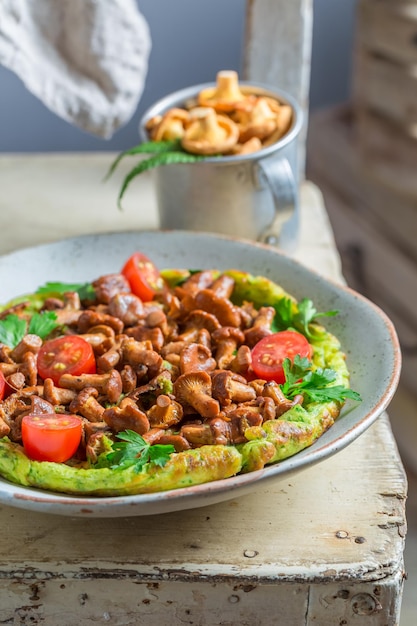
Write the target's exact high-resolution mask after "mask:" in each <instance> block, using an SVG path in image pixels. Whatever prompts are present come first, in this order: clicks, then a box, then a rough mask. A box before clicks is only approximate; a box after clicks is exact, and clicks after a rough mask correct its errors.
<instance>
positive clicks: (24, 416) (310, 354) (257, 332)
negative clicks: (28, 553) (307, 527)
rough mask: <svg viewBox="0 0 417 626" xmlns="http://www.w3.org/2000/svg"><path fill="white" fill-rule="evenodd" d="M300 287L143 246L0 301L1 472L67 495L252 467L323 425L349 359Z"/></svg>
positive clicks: (344, 389) (330, 419)
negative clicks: (121, 259)
mask: <svg viewBox="0 0 417 626" xmlns="http://www.w3.org/2000/svg"><path fill="white" fill-rule="evenodd" d="M335 314H336V312H335V311H328V312H324V313H320V312H318V311H317V310H316V308H315V307H314V304H313V302H312V301H311V300H309V299H308V298H304V299H302V300H301V301H300V302H297V301H296V300H295V299H294V298H293V297H292V296H291V295H290V294H288V293H287V292H286V291H285V290H284V289H283V288H282V287H280V286H279V285H277V284H275V283H273V282H272V281H271V280H269V279H267V278H266V277H262V276H253V275H251V274H248V273H245V272H242V271H239V270H234V269H229V270H226V271H220V270H216V269H210V270H198V271H193V270H188V269H175V268H173V269H165V270H162V271H159V269H158V268H157V267H156V266H155V265H154V263H153V262H152V261H151V260H150V259H149V258H147V257H146V256H145V255H143V254H142V253H140V252H137V253H135V254H133V255H132V256H131V257H130V258H129V259H128V260H127V261H126V263H125V264H124V266H123V267H122V268H121V271H120V273H115V274H108V275H104V276H100V277H99V278H97V279H96V280H94V281H93V282H92V283H85V284H66V283H64V284H62V283H47V284H46V285H44V286H42V287H40V288H39V289H38V290H37V291H36V292H35V293H34V294H30V295H27V296H22V297H19V298H17V299H16V300H14V301H12V302H10V303H8V304H6V305H4V306H3V309H2V312H1V313H0V396H1V394H3V397H2V400H1V401H0V475H1V476H2V477H3V478H5V479H8V480H10V481H12V482H15V483H18V484H21V485H25V486H30V487H37V488H41V489H46V490H52V491H57V492H62V493H67V494H84V495H90V496H118V495H126V494H138V493H150V492H158V491H165V490H171V489H178V488H180V487H186V486H190V485H197V484H201V483H207V482H211V481H215V480H219V479H223V478H228V477H231V476H234V475H236V474H239V473H243V472H252V471H256V470H259V469H262V468H264V467H265V466H267V465H270V464H273V463H277V462H279V461H281V460H282V459H285V458H287V457H289V456H291V455H293V454H296V453H297V452H299V451H301V450H302V449H304V448H306V447H307V446H309V445H311V444H312V443H313V442H314V441H315V440H316V439H317V438H318V437H320V435H321V434H322V433H323V432H325V431H326V430H327V429H328V428H330V427H331V426H332V424H333V423H334V421H335V419H336V418H337V417H338V416H339V413H340V410H341V408H342V406H343V404H344V403H345V401H346V400H347V399H352V400H355V401H359V400H360V397H359V396H358V394H357V393H355V392H354V391H353V390H351V389H350V388H349V372H348V368H347V365H346V360H345V355H344V353H343V351H342V348H341V346H340V343H339V341H338V339H337V338H336V337H335V336H334V335H333V334H331V333H330V332H329V331H327V330H326V329H325V328H324V326H322V325H321V324H320V323H319V322H318V319H319V318H320V317H325V316H332V315H335Z"/></svg>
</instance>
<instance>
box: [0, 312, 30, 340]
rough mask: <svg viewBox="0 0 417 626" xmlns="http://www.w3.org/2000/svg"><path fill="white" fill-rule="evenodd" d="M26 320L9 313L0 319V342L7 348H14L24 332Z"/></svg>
mask: <svg viewBox="0 0 417 626" xmlns="http://www.w3.org/2000/svg"><path fill="white" fill-rule="evenodd" d="M26 327H27V322H26V320H24V319H22V318H21V317H18V316H17V315H15V314H14V313H11V314H10V315H8V316H7V317H5V318H4V319H3V320H0V342H1V343H4V344H5V345H6V346H9V348H15V347H16V346H17V344H18V343H19V342H20V341H21V340H22V339H23V337H24V336H25V334H26Z"/></svg>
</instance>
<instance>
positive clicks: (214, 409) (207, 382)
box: [174, 371, 220, 417]
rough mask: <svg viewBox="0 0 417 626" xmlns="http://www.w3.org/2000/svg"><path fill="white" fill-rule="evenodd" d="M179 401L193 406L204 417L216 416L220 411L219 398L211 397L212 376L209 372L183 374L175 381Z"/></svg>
mask: <svg viewBox="0 0 417 626" xmlns="http://www.w3.org/2000/svg"><path fill="white" fill-rule="evenodd" d="M174 395H175V397H176V399H177V401H178V402H181V404H183V405H188V406H191V407H192V408H193V409H195V410H196V411H197V412H198V413H199V414H200V415H201V416H202V417H216V415H218V414H219V412H220V405H219V403H218V401H217V400H215V399H214V398H212V397H211V378H210V375H209V374H208V373H207V372H203V371H199V372H189V373H188V374H182V375H181V376H179V377H178V378H177V380H176V381H175V382H174Z"/></svg>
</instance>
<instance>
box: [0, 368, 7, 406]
mask: <svg viewBox="0 0 417 626" xmlns="http://www.w3.org/2000/svg"><path fill="white" fill-rule="evenodd" d="M6 384H7V383H6V379H5V378H4V374H3V372H0V400H3V398H4V393H5V391H6Z"/></svg>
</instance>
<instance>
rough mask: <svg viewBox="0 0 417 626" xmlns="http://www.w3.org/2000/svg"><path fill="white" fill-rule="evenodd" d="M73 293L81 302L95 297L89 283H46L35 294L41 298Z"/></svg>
mask: <svg viewBox="0 0 417 626" xmlns="http://www.w3.org/2000/svg"><path fill="white" fill-rule="evenodd" d="M71 291H75V292H76V293H78V295H79V296H80V299H81V300H94V299H95V296H96V292H95V289H94V287H93V285H92V284H91V283H54V282H48V283H45V284H44V285H42V286H41V287H38V289H37V290H36V291H35V293H36V294H38V295H41V296H46V297H47V296H53V295H58V296H59V295H63V294H64V293H69V292H71Z"/></svg>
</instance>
